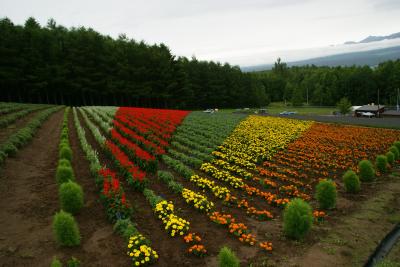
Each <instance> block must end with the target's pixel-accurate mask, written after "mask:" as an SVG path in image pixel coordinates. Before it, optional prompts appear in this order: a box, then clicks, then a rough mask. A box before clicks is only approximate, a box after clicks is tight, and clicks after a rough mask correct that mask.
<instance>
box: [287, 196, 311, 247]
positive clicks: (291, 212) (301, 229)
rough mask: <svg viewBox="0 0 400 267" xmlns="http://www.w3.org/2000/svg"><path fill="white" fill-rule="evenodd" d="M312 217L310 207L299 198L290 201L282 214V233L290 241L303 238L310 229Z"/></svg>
mask: <svg viewBox="0 0 400 267" xmlns="http://www.w3.org/2000/svg"><path fill="white" fill-rule="evenodd" d="M312 223H313V215H312V209H311V206H310V205H309V204H308V203H307V202H305V201H304V200H302V199H300V198H296V199H293V200H292V201H290V202H289V203H288V204H287V206H286V208H285V211H284V213H283V231H284V233H285V235H286V236H287V237H289V238H292V239H301V238H303V237H304V236H305V235H306V234H307V233H308V231H309V230H310V229H311V226H312Z"/></svg>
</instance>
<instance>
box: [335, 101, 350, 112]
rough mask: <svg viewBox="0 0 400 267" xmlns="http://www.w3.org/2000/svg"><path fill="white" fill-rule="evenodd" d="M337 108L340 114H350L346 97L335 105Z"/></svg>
mask: <svg viewBox="0 0 400 267" xmlns="http://www.w3.org/2000/svg"><path fill="white" fill-rule="evenodd" d="M337 108H338V109H339V111H340V113H341V114H343V115H344V114H347V113H350V111H351V103H350V101H349V99H348V98H347V97H343V98H342V99H340V101H339V102H338V103H337Z"/></svg>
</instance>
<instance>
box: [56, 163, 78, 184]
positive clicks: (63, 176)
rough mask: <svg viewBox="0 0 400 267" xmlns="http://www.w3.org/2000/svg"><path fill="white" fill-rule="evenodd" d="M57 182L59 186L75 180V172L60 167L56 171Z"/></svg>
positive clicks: (65, 167)
mask: <svg viewBox="0 0 400 267" xmlns="http://www.w3.org/2000/svg"><path fill="white" fill-rule="evenodd" d="M56 180H57V183H58V184H62V183H66V182H68V181H69V180H72V181H73V180H75V178H74V171H73V170H72V168H71V167H67V166H58V167H57V171H56Z"/></svg>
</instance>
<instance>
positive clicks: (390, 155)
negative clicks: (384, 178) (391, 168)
mask: <svg viewBox="0 0 400 267" xmlns="http://www.w3.org/2000/svg"><path fill="white" fill-rule="evenodd" d="M386 158H387V162H388V163H389V164H390V165H393V163H394V158H395V156H394V154H393V152H391V151H389V152H387V153H386Z"/></svg>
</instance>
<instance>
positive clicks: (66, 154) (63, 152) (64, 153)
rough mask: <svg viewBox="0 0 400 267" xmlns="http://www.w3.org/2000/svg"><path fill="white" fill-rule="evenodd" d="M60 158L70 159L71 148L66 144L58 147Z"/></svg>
mask: <svg viewBox="0 0 400 267" xmlns="http://www.w3.org/2000/svg"><path fill="white" fill-rule="evenodd" d="M60 159H67V160H69V161H71V160H72V150H71V148H69V147H68V146H62V147H61V149H60Z"/></svg>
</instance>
